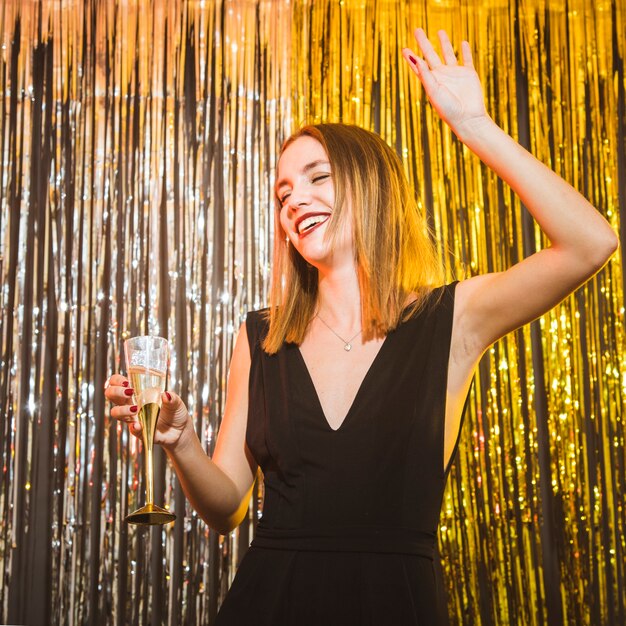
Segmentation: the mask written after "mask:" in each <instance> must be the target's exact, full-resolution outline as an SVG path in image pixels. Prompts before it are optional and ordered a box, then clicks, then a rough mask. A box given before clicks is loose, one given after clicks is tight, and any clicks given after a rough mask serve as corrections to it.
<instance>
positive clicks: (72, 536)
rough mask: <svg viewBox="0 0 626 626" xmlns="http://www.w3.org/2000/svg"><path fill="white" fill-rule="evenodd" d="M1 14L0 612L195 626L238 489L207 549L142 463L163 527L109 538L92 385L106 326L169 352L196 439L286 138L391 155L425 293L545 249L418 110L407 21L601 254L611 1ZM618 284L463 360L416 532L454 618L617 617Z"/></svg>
mask: <svg viewBox="0 0 626 626" xmlns="http://www.w3.org/2000/svg"><path fill="white" fill-rule="evenodd" d="M0 20H1V23H2V37H3V38H2V54H1V58H0V80H1V88H2V98H1V99H0V107H1V115H0V124H1V134H0V151H1V152H0V153H1V158H2V168H0V189H1V192H2V196H1V206H0V273H1V275H2V290H1V292H0V306H1V307H2V317H1V318H0V324H1V326H0V337H1V341H2V346H1V349H2V353H1V354H2V362H1V364H2V367H1V368H0V433H1V452H2V474H1V477H0V563H1V567H0V619H1V620H2V621H3V622H9V623H32V624H35V623H37V624H40V623H41V624H42V623H55V624H57V623H59V624H95V623H111V624H120V625H121V624H144V623H148V622H150V623H153V624H157V623H158V624H160V623H168V624H179V623H186V624H195V623H198V624H199V623H207V622H209V623H210V621H211V618H212V616H214V614H215V612H216V610H217V607H218V605H219V603H220V601H221V599H222V597H223V594H224V593H225V591H226V589H227V588H228V585H229V584H230V581H231V580H232V576H233V575H234V572H235V570H236V567H237V564H238V562H239V560H240V558H241V556H242V554H243V552H244V551H245V548H246V546H247V545H248V542H249V540H250V538H251V537H252V536H253V533H254V526H255V519H256V516H257V514H258V511H259V510H260V507H261V497H260V494H259V493H255V496H254V498H253V502H252V503H251V508H250V515H249V519H248V521H247V522H246V523H244V524H243V525H242V527H241V528H240V530H239V531H237V532H235V533H233V534H232V535H231V536H228V537H218V536H217V535H216V534H215V533H214V532H213V531H209V530H208V529H207V527H206V526H205V524H204V523H203V522H202V521H201V520H199V519H198V517H197V516H196V514H195V513H194V512H193V511H192V510H191V508H190V507H189V506H188V505H186V503H185V500H184V496H183V495H182V492H181V489H180V486H179V485H178V483H177V481H176V478H175V476H174V475H173V473H172V472H171V471H170V469H169V467H168V466H167V463H166V462H165V461H164V458H163V456H162V455H160V456H159V457H158V459H157V461H158V462H157V485H156V487H157V488H156V493H157V494H158V495H157V498H160V499H163V500H164V501H166V502H167V503H168V506H170V507H171V508H172V509H174V510H175V512H176V514H177V516H178V519H177V521H176V523H175V524H174V525H173V526H170V527H167V528H163V529H161V528H156V529H151V530H145V529H141V528H136V527H129V526H127V525H126V524H124V522H123V518H124V516H125V515H126V514H127V512H128V511H130V510H132V509H133V508H135V506H136V504H137V502H138V500H139V499H141V493H142V490H143V484H142V476H141V451H140V450H139V449H138V448H139V446H138V445H137V443H136V442H135V440H134V438H132V437H129V436H128V433H127V431H126V430H125V429H124V428H121V427H119V426H118V425H117V424H116V423H114V422H112V421H111V420H110V419H109V417H108V410H109V407H108V406H106V404H105V402H104V398H103V396H102V387H103V384H104V381H105V379H106V378H107V376H108V375H109V374H110V373H111V372H113V371H118V370H119V369H120V368H121V354H122V352H121V348H122V341H123V339H124V338H125V337H127V336H129V335H132V334H137V333H143V332H151V333H160V334H162V335H164V336H167V337H168V339H169V340H170V342H171V345H172V348H173V359H172V364H171V372H170V383H169V385H170V387H171V388H172V389H174V390H176V391H177V392H178V393H180V394H181V395H182V396H183V398H185V399H186V400H187V403H188V406H189V409H190V411H191V414H192V416H193V419H194V421H195V424H196V429H197V432H198V433H199V435H200V437H201V439H202V441H203V444H204V445H205V447H206V449H207V450H208V451H209V452H210V451H211V450H212V448H213V445H214V442H215V436H216V433H217V430H218V428H219V423H220V417H221V410H222V407H223V402H224V391H225V384H226V372H227V366H228V361H229V357H230V353H231V350H232V344H233V338H234V335H235V333H236V331H237V328H238V326H239V324H240V323H241V321H242V320H243V319H244V317H245V313H246V311H247V310H249V309H251V308H258V307H260V306H263V305H264V304H265V303H266V297H267V290H268V286H269V285H268V278H269V262H270V258H271V257H270V252H271V246H272V232H271V230H272V192H271V185H272V182H273V167H274V165H275V162H276V155H277V150H278V148H279V146H280V143H281V141H282V139H283V138H284V136H285V135H286V134H288V133H289V132H291V130H292V129H294V128H295V127H297V126H298V125H299V124H300V123H302V122H306V121H322V120H324V121H336V120H341V121H344V122H351V123H357V124H360V125H363V126H365V127H368V128H372V129H374V130H376V131H377V132H379V133H380V134H381V135H382V136H383V137H384V138H385V139H386V140H387V141H388V142H389V143H390V144H391V145H392V146H394V147H395V148H396V149H397V151H398V152H399V154H400V155H401V156H402V158H403V160H404V162H405V165H406V168H407V172H408V173H409V176H410V177H411V180H412V181H413V183H414V185H415V188H416V192H417V194H418V197H419V200H420V208H421V210H423V211H425V212H426V213H427V215H428V217H429V220H430V221H431V224H432V227H433V229H434V231H435V233H436V235H437V238H438V241H439V245H440V251H441V254H442V255H443V257H444V258H445V260H446V263H447V267H448V272H449V277H450V278H452V277H453V276H455V275H457V276H458V275H461V274H463V273H465V274H468V275H469V274H475V273H482V272H487V271H498V270H501V269H504V268H506V267H508V266H509V265H510V264H512V263H514V262H516V261H517V260H519V259H520V258H522V257H523V256H524V255H527V254H529V253H531V252H532V251H533V250H535V249H537V248H540V247H542V246H545V245H547V242H546V241H545V240H544V239H543V237H542V235H541V233H540V232H539V231H538V229H537V228H536V227H535V226H534V224H533V222H532V220H531V219H530V218H529V216H528V215H527V213H526V212H525V210H524V208H523V207H521V206H520V205H519V202H518V201H517V200H516V199H515V198H514V197H513V196H512V194H511V192H510V191H509V190H508V189H507V188H506V187H505V186H504V185H503V184H502V183H500V181H498V179H497V178H496V177H495V176H493V175H492V174H491V173H490V172H489V171H487V170H486V169H485V168H484V167H483V166H481V165H480V163H478V162H477V160H476V159H475V158H474V157H473V156H472V155H471V154H470V153H469V152H468V151H467V150H466V149H465V148H464V147H463V146H462V145H460V144H459V143H458V141H456V140H455V139H454V138H453V137H452V136H451V133H450V132H449V131H448V130H447V129H446V128H445V127H444V126H443V125H442V123H441V122H440V121H439V120H438V119H437V117H436V115H435V114H434V113H433V111H432V110H431V108H430V107H429V105H428V104H427V103H426V102H425V99H424V96H423V94H422V92H421V90H420V87H419V85H418V84H417V81H416V80H415V78H414V77H413V76H412V75H410V74H409V72H408V71H407V69H406V67H405V65H404V64H403V62H402V60H401V58H400V49H401V47H403V46H405V45H411V43H412V37H411V31H412V29H413V27H414V26H417V25H422V26H424V27H425V28H426V29H427V31H428V32H429V33H430V34H431V36H432V37H434V36H435V33H436V31H437V29H439V28H445V29H446V30H448V32H449V33H450V34H451V36H452V39H453V41H454V42H456V43H457V45H458V42H459V41H460V39H461V38H467V39H468V40H469V41H470V42H471V44H472V47H473V50H474V57H475V64H476V67H477V69H478V72H479V74H480V76H481V77H482V80H483V84H484V88H485V94H486V97H487V100H488V108H489V111H490V112H491V114H492V115H493V117H494V118H495V119H496V121H497V122H498V123H499V124H500V125H502V126H503V127H504V128H505V129H506V130H507V131H508V132H510V133H511V134H513V135H514V136H516V137H517V138H518V139H519V140H520V142H521V143H522V144H524V145H526V146H528V147H529V148H530V149H531V150H532V151H533V152H534V154H536V155H537V156H538V158H540V159H541V160H543V161H544V162H546V163H548V164H550V165H551V166H552V167H553V168H554V169H555V170H556V171H557V172H559V173H560V174H561V175H563V176H564V177H565V178H566V179H568V180H569V181H570V182H572V184H574V185H575V186H576V187H577V188H578V189H580V190H581V191H582V192H583V193H584V194H585V195H586V196H587V197H588V198H589V199H590V200H591V201H592V202H593V203H594V204H595V206H597V207H598V210H599V211H601V212H602V213H603V214H604V215H605V216H606V217H607V218H608V219H609V220H610V221H611V223H612V224H613V226H614V227H615V229H616V230H620V229H621V230H620V233H621V239H622V245H624V239H625V237H624V226H622V225H621V223H620V221H619V214H620V200H621V202H622V209H624V207H623V203H624V198H626V155H625V151H626V134H625V124H626V111H625V89H626V84H625V82H624V53H625V50H626V43H625V33H626V5H625V3H624V1H623V0H613V1H603V0H598V1H597V2H594V3H589V2H586V1H585V0H578V1H574V2H565V1H564V0H563V1H559V2H549V3H548V2H542V1H539V0H532V1H531V0H516V1H515V2H511V3H509V2H504V1H503V0H485V1H484V2H479V1H478V0H475V1H470V0H465V1H463V2H457V1H455V2H453V1H451V0H447V1H445V0H440V1H435V0H430V1H424V2H408V1H406V2H404V1H403V2H390V1H385V0H380V1H377V2H374V1H372V2H356V1H354V2H353V1H351V0H344V1H343V2H338V1H332V2H331V1H329V0H321V1H319V2H318V1H317V0H316V1H315V2H293V1H292V2H291V3H289V2H286V1H285V2H282V1H275V2H272V1H269V0H265V1H262V0H257V1H253V0H249V1H243V0H242V1H224V2H217V1H216V2H209V1H205V2H200V1H196V2H192V1H189V2H182V1H173V2H165V0H153V1H151V2H141V3H140V2H132V1H127V2H114V1H110V2H108V1H100V2H96V1H95V0H90V1H88V2H76V1H70V0H68V1H67V2H63V3H59V2H51V1H45V0H41V1H36V0H32V1H28V2H19V1H18V0H5V1H4V2H3V4H2V5H1V13H0ZM622 249H623V248H622ZM623 291H624V282H623V259H622V257H621V256H616V257H615V258H614V259H613V260H612V261H611V262H610V264H609V265H608V266H607V267H606V268H605V269H604V270H603V271H602V272H600V274H598V275H597V276H596V277H595V278H594V279H593V280H592V281H591V282H590V283H589V284H588V285H586V286H585V287H584V288H582V289H580V290H579V291H578V292H577V293H576V294H575V295H574V296H572V297H570V298H568V299H567V300H566V301H565V302H564V303H562V304H561V305H560V306H558V307H557V308H556V309H554V311H552V312H550V313H549V314H547V315H545V316H544V317H543V318H542V319H541V320H539V321H537V322H535V323H534V324H532V325H530V326H529V327H526V328H524V329H522V330H520V331H517V332H516V333H513V334H511V335H510V336H509V337H507V338H505V339H504V340H502V341H500V342H498V343H497V344H496V345H495V346H494V347H493V348H492V349H491V350H490V351H489V352H488V354H487V355H486V356H485V358H484V359H483V360H482V362H481V364H480V367H479V373H478V374H477V378H476V383H475V386H474V390H473V393H472V396H471V398H470V404H469V410H468V414H467V416H466V422H465V426H464V429H463V433H462V439H461V446H460V449H459V453H458V456H457V460H456V463H455V465H454V467H453V470H452V473H451V476H450V480H449V484H448V489H447V491H446V496H445V500H444V507H443V510H442V518H441V531H440V548H441V552H442V558H443V565H444V570H445V573H446V585H447V591H448V599H449V609H450V614H451V616H452V618H453V620H452V621H453V623H456V624H485V625H487V624H507V623H516V624H536V625H539V624H544V623H548V622H549V623H554V624H558V623H563V624H574V623H575V624H623V623H626V607H625V602H626V600H625V591H624V589H625V586H624V585H625V582H624V576H625V571H624V570H625V568H624V560H625V554H626V546H625V545H624V542H625V540H624V536H625V534H626V533H625V531H626V524H625V515H626V513H625V510H624V495H625V493H626V486H625V484H624V482H625V477H626V458H625V456H626V455H625V446H624V421H623V420H624V398H625V397H626V366H625V362H624V359H625V354H624V352H625V342H624V297H623ZM364 497H366V496H365V494H364Z"/></svg>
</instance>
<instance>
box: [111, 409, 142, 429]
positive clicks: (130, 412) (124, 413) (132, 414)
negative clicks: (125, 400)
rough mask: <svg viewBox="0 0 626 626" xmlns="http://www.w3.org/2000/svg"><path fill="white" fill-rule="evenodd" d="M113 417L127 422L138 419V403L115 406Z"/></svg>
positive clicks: (112, 411) (112, 412) (112, 410)
mask: <svg viewBox="0 0 626 626" xmlns="http://www.w3.org/2000/svg"><path fill="white" fill-rule="evenodd" d="M111 417H114V418H115V419H116V420H119V421H120V422H126V423H127V424H130V423H132V422H136V421H137V405H135V404H132V405H130V406H114V407H113V408H112V409H111Z"/></svg>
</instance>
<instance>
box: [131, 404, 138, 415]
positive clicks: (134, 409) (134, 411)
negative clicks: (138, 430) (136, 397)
mask: <svg viewBox="0 0 626 626" xmlns="http://www.w3.org/2000/svg"><path fill="white" fill-rule="evenodd" d="M130 412H131V413H137V405H136V404H135V405H133V406H131V407H130Z"/></svg>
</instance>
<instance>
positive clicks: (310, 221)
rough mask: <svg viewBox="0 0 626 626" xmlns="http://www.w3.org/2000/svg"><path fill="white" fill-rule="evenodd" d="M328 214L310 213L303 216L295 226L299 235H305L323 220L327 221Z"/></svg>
mask: <svg viewBox="0 0 626 626" xmlns="http://www.w3.org/2000/svg"><path fill="white" fill-rule="evenodd" d="M329 217H330V215H328V214H327V213H324V214H321V215H311V216H310V217H306V218H304V219H303V220H302V221H301V222H300V223H299V224H298V226H297V228H298V234H299V235H300V237H305V236H306V235H308V234H309V233H311V232H313V231H314V230H315V229H316V228H317V227H318V226H321V225H322V224H324V222H327V221H328V218H329Z"/></svg>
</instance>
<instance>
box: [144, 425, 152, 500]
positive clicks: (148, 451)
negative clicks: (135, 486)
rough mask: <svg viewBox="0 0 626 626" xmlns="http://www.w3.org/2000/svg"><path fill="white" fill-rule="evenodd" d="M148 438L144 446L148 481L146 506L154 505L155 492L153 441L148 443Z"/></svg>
mask: <svg viewBox="0 0 626 626" xmlns="http://www.w3.org/2000/svg"><path fill="white" fill-rule="evenodd" d="M146 439H147V437H145V436H144V437H143V445H144V450H145V453H146V459H145V472H146V474H145V479H146V504H153V503H154V491H153V486H152V485H153V480H154V468H153V465H152V441H146Z"/></svg>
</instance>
